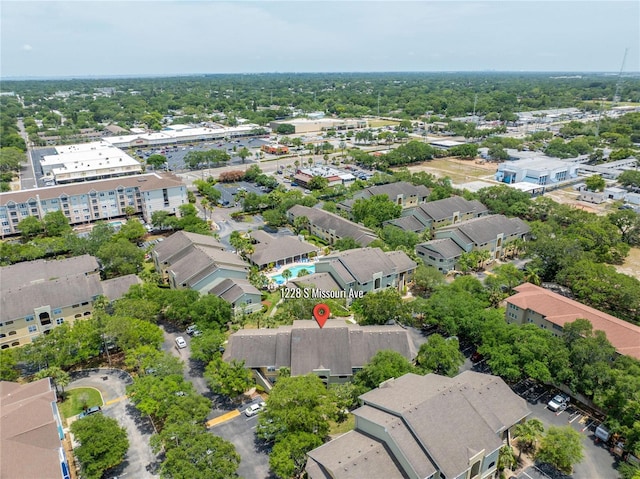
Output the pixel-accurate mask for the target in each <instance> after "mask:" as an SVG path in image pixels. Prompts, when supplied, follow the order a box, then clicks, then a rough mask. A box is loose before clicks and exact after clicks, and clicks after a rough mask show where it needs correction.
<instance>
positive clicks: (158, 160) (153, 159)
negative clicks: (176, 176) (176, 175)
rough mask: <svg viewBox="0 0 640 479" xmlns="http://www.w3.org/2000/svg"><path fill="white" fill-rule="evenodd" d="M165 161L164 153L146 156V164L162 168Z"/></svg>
mask: <svg viewBox="0 0 640 479" xmlns="http://www.w3.org/2000/svg"><path fill="white" fill-rule="evenodd" d="M166 163H167V158H166V156H164V155H159V154H154V155H151V156H150V157H149V158H147V165H150V166H152V167H153V168H154V169H155V168H162V166H163V165H165V164H166Z"/></svg>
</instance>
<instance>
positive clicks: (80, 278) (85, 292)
mask: <svg viewBox="0 0 640 479" xmlns="http://www.w3.org/2000/svg"><path fill="white" fill-rule="evenodd" d="M101 294H103V289H102V284H101V283H100V276H99V275H97V274H89V275H85V274H82V273H81V274H76V275H75V276H66V277H62V278H57V279H54V280H50V281H43V282H40V283H33V284H29V285H26V286H20V287H16V288H13V289H8V290H6V291H3V294H2V296H1V297H0V321H2V322H4V321H7V320H13V319H16V318H21V317H25V316H27V315H30V314H33V310H34V308H37V307H40V306H48V305H51V306H56V307H64V306H71V305H73V304H79V303H81V302H83V301H88V300H90V299H91V298H93V297H94V296H98V295H101Z"/></svg>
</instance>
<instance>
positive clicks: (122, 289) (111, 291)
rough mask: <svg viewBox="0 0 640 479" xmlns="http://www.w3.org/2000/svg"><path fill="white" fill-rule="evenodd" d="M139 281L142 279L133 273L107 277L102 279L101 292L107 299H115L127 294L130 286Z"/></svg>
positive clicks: (139, 282)
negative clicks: (111, 277)
mask: <svg viewBox="0 0 640 479" xmlns="http://www.w3.org/2000/svg"><path fill="white" fill-rule="evenodd" d="M141 283H142V281H141V280H140V278H138V277H137V276H136V275H135V274H128V275H126V276H120V277H119V278H113V279H107V280H105V281H102V294H104V295H105V296H106V297H107V298H108V299H109V301H115V300H116V299H120V298H121V297H123V296H124V295H125V294H127V293H128V292H129V288H131V286H133V285H134V284H141Z"/></svg>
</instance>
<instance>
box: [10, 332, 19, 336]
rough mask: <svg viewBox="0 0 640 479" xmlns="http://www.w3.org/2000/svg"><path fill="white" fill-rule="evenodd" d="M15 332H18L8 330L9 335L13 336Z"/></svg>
mask: <svg viewBox="0 0 640 479" xmlns="http://www.w3.org/2000/svg"><path fill="white" fill-rule="evenodd" d="M16 334H18V332H17V331H9V336H15V335H16Z"/></svg>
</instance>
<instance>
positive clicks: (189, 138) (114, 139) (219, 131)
mask: <svg viewBox="0 0 640 479" xmlns="http://www.w3.org/2000/svg"><path fill="white" fill-rule="evenodd" d="M259 129H263V128H262V127H260V126H259V125H254V124H246V125H240V126H234V127H230V128H225V127H219V128H215V127H197V128H192V127H184V126H181V125H174V126H171V127H169V128H166V129H164V130H162V131H158V132H154V133H140V134H134V135H125V136H110V137H106V138H103V141H106V142H108V143H110V144H111V145H113V146H116V147H118V148H136V147H147V146H160V145H176V144H179V143H190V142H194V141H216V140H225V139H233V138H247V137H250V136H256V135H255V132H256V131H257V130H259Z"/></svg>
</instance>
